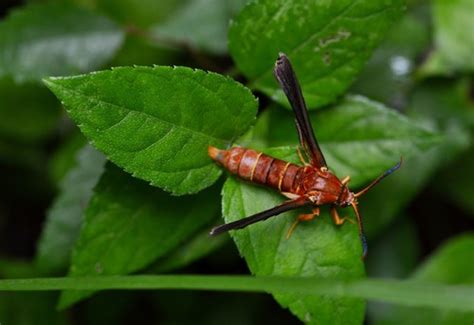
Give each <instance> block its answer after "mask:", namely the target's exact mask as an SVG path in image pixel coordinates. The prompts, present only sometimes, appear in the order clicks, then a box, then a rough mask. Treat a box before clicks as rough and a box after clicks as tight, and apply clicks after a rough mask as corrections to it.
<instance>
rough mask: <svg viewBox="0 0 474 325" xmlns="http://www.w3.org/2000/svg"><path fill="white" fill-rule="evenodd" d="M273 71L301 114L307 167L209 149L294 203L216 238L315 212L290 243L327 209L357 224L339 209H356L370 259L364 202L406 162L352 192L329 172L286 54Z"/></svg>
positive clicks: (242, 222) (364, 250)
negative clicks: (274, 219) (290, 213)
mask: <svg viewBox="0 0 474 325" xmlns="http://www.w3.org/2000/svg"><path fill="white" fill-rule="evenodd" d="M273 72H274V75H275V77H276V80H277V81H278V83H279V84H280V86H281V88H282V89H283V92H284V93H285V95H286V97H287V98H288V101H289V103H290V105H291V108H292V109H293V112H294V114H295V122H296V130H297V131H298V136H299V143H300V147H301V149H302V151H303V152H301V150H300V148H298V150H297V151H298V155H299V158H300V160H301V162H302V166H299V165H296V164H293V163H290V162H286V161H283V160H280V159H277V158H274V157H271V156H268V155H266V154H264V153H262V152H259V151H256V150H253V149H247V148H242V147H233V148H230V149H227V150H221V149H217V148H215V147H212V146H210V147H209V148H208V153H209V156H210V157H211V158H212V159H213V160H215V161H216V162H217V163H219V164H220V165H222V166H223V167H224V168H226V169H227V170H228V171H229V172H230V173H232V174H234V175H236V176H238V177H239V178H241V179H244V180H246V181H249V182H252V183H256V184H261V185H264V186H268V187H271V188H274V189H276V190H278V191H279V192H280V193H281V194H283V195H284V196H285V197H287V198H288V201H286V202H283V203H282V204H280V205H278V206H276V207H273V208H271V209H269V210H266V211H263V212H260V213H257V214H255V215H252V216H249V217H247V218H244V219H241V220H237V221H234V222H230V223H227V224H223V225H220V226H218V227H215V228H213V229H212V230H211V232H210V234H211V235H217V234H220V233H223V232H226V231H229V230H233V229H241V228H244V227H247V226H249V225H251V224H253V223H256V222H259V221H263V220H266V219H268V218H270V217H273V216H276V215H279V214H281V213H283V212H286V211H289V210H293V209H297V208H300V207H304V206H307V207H311V208H312V212H311V213H305V214H300V215H299V216H298V218H297V219H296V220H295V221H294V223H293V224H292V226H291V227H290V229H289V230H288V233H287V238H289V237H290V236H291V234H292V232H293V231H294V230H295V228H296V226H297V225H298V223H299V222H301V221H309V220H313V219H314V218H315V217H316V216H318V215H319V213H320V206H322V205H326V204H327V205H329V206H330V214H331V217H332V220H333V221H334V223H335V224H336V225H342V224H344V222H346V221H350V222H354V221H352V219H350V218H348V217H341V216H340V215H339V213H338V211H337V207H342V208H345V207H349V206H350V207H352V208H353V209H354V212H355V215H356V217H357V224H358V227H359V236H360V240H361V243H362V257H363V258H365V256H366V255H367V241H366V238H365V235H364V227H363V223H362V217H361V215H360V213H359V210H358V208H357V205H358V199H359V197H361V196H362V195H364V194H365V193H367V191H368V190H370V189H371V188H372V187H374V186H375V185H376V184H377V183H379V182H380V181H381V180H382V179H383V178H385V177H386V176H388V175H390V174H391V173H393V172H394V171H395V170H397V169H398V168H400V166H401V163H402V160H400V162H399V163H398V164H396V165H395V166H394V167H392V168H390V169H389V170H387V171H386V172H385V173H383V174H382V175H380V176H379V177H377V178H376V179H375V180H373V181H372V182H371V183H370V184H369V185H368V186H367V187H365V188H364V189H362V190H361V191H359V192H357V193H354V192H352V191H351V190H350V189H349V187H348V183H349V181H350V177H349V176H347V177H344V178H343V179H339V178H338V177H337V176H336V175H335V174H334V173H333V172H332V171H331V170H329V169H328V166H327V164H326V160H325V158H324V155H323V153H322V152H321V149H320V147H319V144H318V142H317V140H316V137H315V135H314V131H313V127H312V125H311V123H310V120H309V116H308V110H307V107H306V103H305V100H304V98H303V94H302V91H301V87H300V85H299V82H298V79H297V78H296V74H295V72H294V71H293V68H292V66H291V63H290V60H289V59H288V57H287V56H286V55H285V54H283V53H280V55H279V58H278V59H277V61H276V63H275V67H274V69H273Z"/></svg>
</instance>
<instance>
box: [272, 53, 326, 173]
mask: <svg viewBox="0 0 474 325" xmlns="http://www.w3.org/2000/svg"><path fill="white" fill-rule="evenodd" d="M273 72H274V74H275V78H276V79H277V81H278V83H279V84H280V86H281V88H282V89H283V92H284V93H285V95H286V97H287V98H288V101H289V102H290V105H291V108H292V109H293V112H294V113H295V117H296V129H297V130H298V135H299V138H300V143H301V146H302V147H303V149H304V150H305V153H306V155H307V156H308V157H310V158H311V165H313V166H314V167H317V168H321V167H327V165H326V160H325V159H324V156H323V153H322V152H321V149H320V148H319V145H318V141H317V140H316V137H315V136H314V131H313V127H312V126H311V123H310V121H309V117H308V109H307V108H306V103H305V101H304V98H303V93H302V92H301V87H300V84H299V82H298V79H297V78H296V74H295V72H294V71H293V68H292V66H291V63H290V60H289V59H288V57H287V56H286V55H285V54H283V53H280V56H279V58H278V60H277V61H276V63H275V68H274V70H273Z"/></svg>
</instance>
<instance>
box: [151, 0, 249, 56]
mask: <svg viewBox="0 0 474 325" xmlns="http://www.w3.org/2000/svg"><path fill="white" fill-rule="evenodd" d="M246 2H247V0H231V1H229V0H227V1H222V0H193V1H189V2H188V3H187V4H186V6H183V8H181V9H179V10H177V11H176V13H175V14H174V15H171V16H170V17H169V18H168V19H167V20H166V21H165V22H164V23H162V24H159V25H157V26H155V27H154V28H153V29H152V35H153V36H154V37H155V38H157V39H158V40H162V39H165V40H169V41H171V42H182V43H184V44H186V45H188V46H191V47H196V48H199V49H203V50H206V51H209V52H211V53H217V54H225V53H226V52H227V28H228V25H229V22H230V19H231V18H232V16H233V15H234V14H235V13H237V12H238V11H239V10H240V9H241V7H243V5H244V4H245V3H246Z"/></svg>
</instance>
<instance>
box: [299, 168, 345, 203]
mask: <svg viewBox="0 0 474 325" xmlns="http://www.w3.org/2000/svg"><path fill="white" fill-rule="evenodd" d="M302 185H303V186H302V187H303V191H304V192H305V193H308V194H310V195H311V193H314V203H315V204H318V205H321V204H326V203H333V204H339V202H342V201H341V200H345V199H348V198H349V197H350V193H351V192H350V191H349V190H348V189H347V187H346V186H345V185H343V184H342V183H341V181H340V180H339V178H337V176H336V175H334V174H333V173H332V172H330V171H329V170H320V169H317V168H307V169H306V170H305V174H304V177H303V180H302Z"/></svg>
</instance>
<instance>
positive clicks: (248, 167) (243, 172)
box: [208, 147, 304, 193]
mask: <svg viewBox="0 0 474 325" xmlns="http://www.w3.org/2000/svg"><path fill="white" fill-rule="evenodd" d="M208 151H209V156H210V157H211V158H212V159H214V160H215V161H217V162H219V163H220V164H221V165H223V166H224V167H225V168H226V169H228V170H229V171H230V172H231V173H232V174H236V175H237V176H239V177H240V178H243V179H245V180H248V181H250V182H254V183H258V184H263V185H267V186H270V187H273V188H276V189H278V190H279V191H281V192H291V193H295V192H296V188H297V187H298V184H299V179H300V177H301V176H302V174H303V169H304V168H302V167H300V166H297V165H295V164H292V163H289V162H286V161H283V160H280V159H276V158H273V157H270V156H267V155H265V154H264V153H262V152H258V151H255V150H252V149H246V148H241V147H234V148H231V149H229V150H220V149H217V148H214V147H209V149H208Z"/></svg>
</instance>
